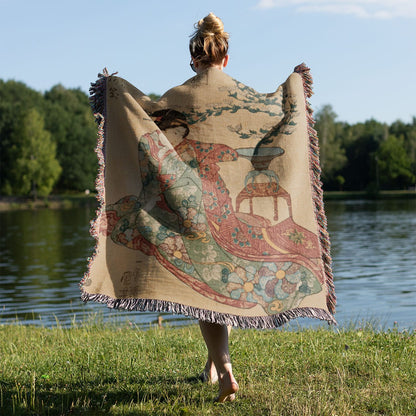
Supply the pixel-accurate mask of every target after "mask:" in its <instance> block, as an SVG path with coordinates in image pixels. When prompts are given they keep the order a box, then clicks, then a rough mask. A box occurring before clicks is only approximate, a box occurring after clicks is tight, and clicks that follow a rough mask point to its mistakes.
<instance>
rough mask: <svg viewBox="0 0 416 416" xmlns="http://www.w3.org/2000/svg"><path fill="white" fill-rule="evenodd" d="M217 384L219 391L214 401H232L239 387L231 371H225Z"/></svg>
mask: <svg viewBox="0 0 416 416" xmlns="http://www.w3.org/2000/svg"><path fill="white" fill-rule="evenodd" d="M219 384H220V392H219V395H218V397H217V398H216V399H215V401H216V402H217V403H224V402H232V401H233V400H234V399H235V393H237V391H238V388H239V387H238V384H237V381H236V380H235V378H234V376H233V375H232V374H231V373H225V374H224V375H223V376H222V377H220V379H219Z"/></svg>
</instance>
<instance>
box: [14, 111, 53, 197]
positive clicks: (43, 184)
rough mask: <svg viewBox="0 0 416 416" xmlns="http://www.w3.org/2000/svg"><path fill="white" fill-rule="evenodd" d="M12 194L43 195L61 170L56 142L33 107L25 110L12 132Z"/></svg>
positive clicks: (47, 193) (46, 193) (50, 188)
mask: <svg viewBox="0 0 416 416" xmlns="http://www.w3.org/2000/svg"><path fill="white" fill-rule="evenodd" d="M11 136H12V143H13V145H12V148H11V155H12V156H13V167H12V170H11V171H12V179H13V181H12V189H13V193H14V194H23V195H28V194H32V195H33V196H34V197H35V198H36V197H37V195H40V196H47V195H49V194H50V192H51V190H52V188H53V186H54V184H55V182H56V180H57V179H58V177H59V175H60V173H61V167H60V166H59V163H58V161H57V160H56V158H55V156H56V145H55V143H53V142H52V140H51V135H50V133H49V132H48V131H46V130H45V129H44V120H43V117H42V116H41V115H40V114H39V112H38V111H37V110H36V109H31V110H29V111H28V112H26V113H25V114H24V115H23V117H22V118H21V120H20V122H19V124H18V125H17V128H16V129H15V130H14V131H13V133H12V135H11Z"/></svg>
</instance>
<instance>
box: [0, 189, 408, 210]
mask: <svg viewBox="0 0 416 416" xmlns="http://www.w3.org/2000/svg"><path fill="white" fill-rule="evenodd" d="M383 199H416V191H380V192H378V193H374V194H371V193H368V192H366V191H327V192H324V201H338V200H383ZM80 206H93V207H97V206H98V201H97V197H96V194H94V193H90V194H57V195H49V196H48V197H44V198H38V199H36V200H34V199H32V198H30V197H22V196H0V212H5V211H20V210H36V209H45V208H48V209H70V208H74V207H80Z"/></svg>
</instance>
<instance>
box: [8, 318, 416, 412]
mask: <svg viewBox="0 0 416 416" xmlns="http://www.w3.org/2000/svg"><path fill="white" fill-rule="evenodd" d="M230 349H231V355H232V360H233V365H234V373H235V376H236V378H237V380H238V382H239V384H240V391H239V393H238V395H237V399H236V401H235V402H233V403H227V404H223V405H218V404H214V403H213V398H214V397H215V395H216V390H217V387H216V386H210V385H206V384H203V383H201V382H199V381H197V380H196V377H195V376H197V375H198V374H199V372H200V371H201V369H202V367H203V365H204V362H205V358H206V350H205V346H204V343H203V341H202V338H201V336H200V334H199V328H198V327H196V326H191V327H182V328H163V329H158V328H154V329H150V330H146V331H144V330H141V329H138V328H136V327H134V325H133V326H132V325H129V324H127V323H126V324H119V325H116V324H102V323H97V322H96V323H90V324H88V325H85V326H83V327H77V326H76V325H75V324H74V325H73V326H72V327H71V328H68V329H64V328H60V327H59V326H57V327H56V328H52V329H47V328H42V327H35V326H23V325H3V326H0V414H1V415H7V416H8V415H290V416H294V415H302V416H307V415H313V416H315V415H332V416H335V415H338V416H344V415H360V416H362V415H389V416H390V415H401V416H402V415H416V333H415V331H413V332H406V331H404V332H399V331H397V330H392V331H386V332H376V331H374V330H372V329H368V328H366V329H344V330H343V329H341V330H338V331H333V330H328V329H325V328H320V329H315V330H312V329H308V330H304V331H301V330H294V331H293V330H290V331H289V330H277V331H255V330H246V331H243V330H233V331H232V333H231V338H230Z"/></svg>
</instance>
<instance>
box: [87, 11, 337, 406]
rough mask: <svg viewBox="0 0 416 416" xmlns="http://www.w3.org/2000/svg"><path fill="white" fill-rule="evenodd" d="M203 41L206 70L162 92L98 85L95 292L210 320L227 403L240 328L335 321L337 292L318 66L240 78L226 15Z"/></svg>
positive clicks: (216, 377)
mask: <svg viewBox="0 0 416 416" xmlns="http://www.w3.org/2000/svg"><path fill="white" fill-rule="evenodd" d="M189 49H190V53H191V67H192V68H193V69H194V70H195V72H196V73H197V75H196V76H195V77H193V78H191V79H189V80H188V81H186V82H185V83H184V84H182V85H180V86H177V87H174V88H172V89H171V90H169V91H168V92H166V93H165V94H164V95H163V96H162V97H161V98H160V100H158V101H157V102H153V101H152V100H150V99H149V98H148V97H147V96H146V95H145V94H143V93H142V92H140V91H139V90H137V89H136V88H135V87H134V86H132V85H131V84H129V83H128V82H127V81H125V80H123V79H121V78H118V77H114V76H109V75H108V74H105V75H104V76H102V77H101V78H100V79H99V80H98V81H97V83H96V84H93V86H92V89H91V92H92V103H93V108H94V110H95V112H96V113H97V119H98V121H99V122H100V130H99V132H100V140H99V142H98V146H97V153H98V156H99V159H100V166H101V168H100V173H99V176H98V180H97V189H98V192H99V199H100V201H101V206H100V209H99V211H98V215H97V219H96V221H95V223H94V224H93V227H92V234H93V235H94V236H95V237H96V240H97V245H96V251H95V254H94V257H93V258H92V259H91V261H90V264H89V269H88V272H87V273H86V275H85V277H84V279H83V281H82V284H81V285H82V299H83V300H84V301H88V300H94V301H98V302H102V303H106V304H107V305H108V306H109V307H111V308H123V309H127V310H141V311H149V310H151V311H164V312H174V313H179V314H184V315H189V316H192V317H194V318H196V319H198V320H199V324H200V328H201V333H202V335H203V338H204V340H205V343H206V345H207V349H208V360H207V363H206V365H205V369H204V371H203V373H202V375H201V377H202V379H203V380H206V381H208V382H211V383H214V382H217V381H218V384H219V394H218V397H217V399H216V400H217V401H218V402H224V401H232V400H234V398H235V393H236V392H237V391H238V384H237V381H236V379H235V378H234V375H233V371H232V366H231V361H230V354H229V349H228V336H229V332H230V328H231V326H238V327H241V328H276V327H278V326H280V325H282V324H284V323H286V322H287V321H288V320H290V319H293V318H297V317H311V318H318V319H323V320H327V321H328V322H331V323H335V320H334V318H333V316H332V313H333V312H334V305H335V294H334V290H333V284H332V271H331V258H330V254H329V239H328V234H327V231H326V221H325V213H324V211H323V202H322V189H321V183H320V180H319V174H320V170H319V160H318V156H317V155H318V142H317V137H316V132H314V130H313V129H312V126H313V120H312V118H311V110H310V108H309V106H308V103H307V102H306V101H305V96H306V97H308V96H310V95H311V89H310V85H311V79H310V77H309V73H308V68H306V67H305V66H304V65H300V66H298V67H297V68H295V73H294V74H292V75H291V76H290V77H289V78H288V80H287V81H286V82H285V83H284V84H282V85H281V86H280V87H279V88H278V90H277V91H276V92H274V93H271V94H260V93H257V92H256V91H255V90H253V89H252V88H249V87H247V86H246V85H244V84H242V83H240V82H238V81H236V80H235V79H232V78H231V77H229V76H228V75H226V74H224V73H223V71H222V70H223V68H224V67H225V66H226V65H227V63H228V34H227V33H226V32H224V29H223V24H222V22H221V20H220V19H219V18H218V17H216V16H215V15H213V14H212V13H210V14H209V15H208V16H206V17H205V18H204V19H202V20H200V21H199V22H198V24H197V28H196V32H195V33H194V35H193V36H192V38H191V40H190V44H189Z"/></svg>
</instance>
